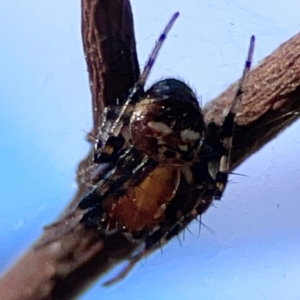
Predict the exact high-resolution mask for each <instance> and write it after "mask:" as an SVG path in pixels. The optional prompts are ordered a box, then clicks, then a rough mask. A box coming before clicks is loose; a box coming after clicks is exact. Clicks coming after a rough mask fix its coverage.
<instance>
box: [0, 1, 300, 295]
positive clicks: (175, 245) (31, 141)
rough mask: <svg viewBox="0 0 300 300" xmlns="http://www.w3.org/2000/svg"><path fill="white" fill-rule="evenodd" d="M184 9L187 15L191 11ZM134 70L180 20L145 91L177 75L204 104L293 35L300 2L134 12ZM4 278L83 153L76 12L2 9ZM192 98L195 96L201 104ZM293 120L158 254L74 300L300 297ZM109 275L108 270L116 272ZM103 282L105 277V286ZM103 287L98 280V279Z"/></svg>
mask: <svg viewBox="0 0 300 300" xmlns="http://www.w3.org/2000/svg"><path fill="white" fill-rule="evenodd" d="M187 3H188V4H187ZM132 6H133V13H134V19H135V31H136V40H137V48H138V54H139V61H140V64H141V66H143V64H144V62H145V61H146V59H147V57H148V55H149V53H150V51H151V49H152V47H153V45H154V43H155V40H156V38H157V37H158V34H159V33H160V32H161V30H162V29H163V27H164V26H165V24H166V22H167V21H168V20H169V18H170V16H171V15H172V14H173V13H174V12H175V11H180V17H179V19H178V21H177V22H176V24H175V26H174V28H173V29H172V31H171V33H170V35H169V37H168V39H167V41H166V43H165V45H164V47H163V49H162V51H161V53H160V54H159V58H158V60H157V62H156V64H155V65H154V69H153V72H152V73H151V77H150V79H149V81H148V85H151V83H153V82H154V81H155V80H157V79H161V78H164V77H170V76H172V77H176V78H183V79H184V80H185V81H187V82H188V83H190V85H191V86H192V87H193V88H194V89H195V90H196V91H197V93H198V95H199V99H201V101H202V103H206V102H207V101H208V100H210V99H212V98H213V97H215V96H217V95H218V94H219V93H220V92H221V91H223V90H224V89H225V88H226V87H227V86H228V85H229V84H230V83H231V82H233V81H235V80H236V79H237V78H238V77H239V76H240V75H241V72H242V67H243V64H244V60H245V55H246V52H247V47H248V44H249V37H250V35H251V34H255V35H256V37H257V43H256V48H255V53H254V64H257V63H258V62H259V61H260V60H262V59H263V58H264V57H265V56H266V55H268V54H270V53H271V52H272V51H273V50H274V49H275V48H276V47H278V46H279V45H280V44H281V43H282V42H284V41H285V40H287V39H288V38H290V37H292V36H293V35H294V34H296V33H297V32H298V31H299V29H300V19H299V11H300V2H299V1H296V0H295V1H293V0H288V1H283V0H277V1H257V0H255V1H251V2H250V1H247V0H239V1H230V2H229V1H223V0H221V1H216V0H212V1H199V0H190V1H188V2H187V1H179V0H175V1H174V0H173V1H171V0H170V1H163V3H162V1H159V0H155V1H154V0H143V1H137V0H135V1H132ZM0 66H1V68H0V70H1V71H0V128H1V139H0V143H1V144H0V180H1V184H0V193H1V210H0V240H1V243H0V271H2V272H4V270H5V269H7V268H8V267H9V266H10V265H11V264H12V263H13V262H14V261H15V260H16V259H17V258H18V257H19V256H20V255H21V254H22V252H23V251H24V250H25V249H26V248H27V247H28V246H29V245H30V244H31V243H32V242H33V241H34V240H35V238H36V237H37V236H38V235H40V234H41V232H42V226H43V225H46V224H49V223H51V221H52V220H53V219H54V218H55V217H56V216H57V215H58V214H59V212H60V211H61V210H62V209H63V207H64V206H65V205H66V204H67V203H68V202H69V200H70V199H71V198H72V195H73V194H74V192H75V190H76V185H75V170H76V166H77V162H78V161H79V160H80V159H82V158H83V157H84V155H85V154H86V152H87V151H88V145H87V143H86V142H85V141H84V137H85V135H86V133H85V132H86V131H89V130H90V128H91V124H92V122H91V105H90V103H91V95H90V91H89V84H88V75H87V72H86V65H85V61H84V57H83V51H82V43H81V31H80V3H79V1H74V0H65V1H60V2H58V1H53V0H44V1H40V0H32V1H30V2H29V1H25V0H19V1H17V3H16V1H2V3H1V4H0ZM200 96H201V97H200ZM299 130H300V123H299V122H297V123H296V124H295V125H293V126H292V127H290V128H289V129H288V130H286V131H285V132H284V133H283V134H281V135H280V136H279V137H278V138H276V140H274V141H272V142H271V143H269V144H268V145H267V146H266V147H264V149H262V150H261V151H260V152H259V153H257V154H256V155H253V156H252V157H251V158H250V159H248V161H247V162H246V163H244V164H243V165H242V166H241V167H240V168H238V169H237V170H236V172H237V173H242V174H244V175H246V176H231V177H230V179H231V181H230V183H229V184H228V188H227V190H226V193H225V195H224V197H223V198H222V201H220V202H215V206H214V207H211V208H210V209H209V211H208V212H207V213H206V214H205V216H204V217H203V222H204V223H205V224H206V226H208V228H209V229H207V228H205V227H203V226H202V228H201V234H200V236H199V224H198V223H197V222H194V223H192V224H191V225H190V226H189V231H190V232H191V233H190V232H189V231H186V232H185V235H184V236H180V239H181V240H182V246H180V243H179V242H178V240H176V239H174V240H173V241H172V242H171V243H169V244H168V245H167V246H166V247H164V248H163V250H162V252H159V251H158V252H157V253H155V254H154V255H152V256H150V257H149V258H147V259H145V260H143V261H142V262H141V263H140V264H139V265H138V266H137V267H136V268H135V269H134V270H133V271H132V272H131V273H130V275H129V276H128V277H127V278H126V279H125V280H123V281H122V282H120V283H118V284H117V285H115V286H113V287H112V288H109V289H108V288H103V287H102V286H101V284H100V282H98V283H96V284H95V285H94V286H93V288H92V289H90V290H89V291H88V292H87V293H86V294H85V295H84V296H82V299H102V298H104V297H105V298H106V299H109V300H110V299H120V298H122V299H200V298H201V299H231V300H234V299H300V291H299V281H300V221H299V215H300V203H299V202H300V201H299V198H300V176H299V174H300V164H299V160H300V159H299V150H300V144H299V141H300V138H299V134H298V132H299ZM116 272H117V270H115V271H114V272H113V273H116ZM111 277H112V274H109V275H108V276H107V278H111ZM101 282H103V279H101Z"/></svg>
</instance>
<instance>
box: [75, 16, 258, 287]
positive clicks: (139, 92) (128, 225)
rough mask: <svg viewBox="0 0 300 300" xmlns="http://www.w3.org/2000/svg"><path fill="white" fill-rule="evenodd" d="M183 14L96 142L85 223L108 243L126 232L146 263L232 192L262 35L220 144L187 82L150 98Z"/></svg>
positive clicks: (166, 85)
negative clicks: (238, 121) (237, 121)
mask: <svg viewBox="0 0 300 300" xmlns="http://www.w3.org/2000/svg"><path fill="white" fill-rule="evenodd" d="M178 16H179V13H175V14H174V15H173V16H172V18H171V19H170V21H169V22H168V24H167V26H166V27H165V29H164V31H163V32H162V34H161V35H160V37H159V39H158V40H157V42H156V45H155V47H154V49H153V51H152V53H151V55H150V57H149V59H148V61H147V63H146V65H145V67H144V70H143V72H142V73H141V75H140V76H139V79H138V80H137V82H136V83H135V84H134V86H133V87H132V88H131V89H130V90H129V91H128V93H127V94H126V95H124V96H123V99H121V101H120V102H121V103H122V105H114V106H108V107H105V108H104V110H103V114H102V118H101V120H102V122H101V125H100V127H99V129H98V134H97V135H96V137H95V142H94V154H93V162H94V163H95V164H99V165H100V167H99V168H98V169H97V170H96V171H95V172H94V174H93V176H92V181H93V188H92V189H91V191H90V192H89V193H88V194H87V195H86V196H85V197H83V198H82V199H81V201H80V202H79V204H78V208H79V209H80V210H82V211H83V216H82V218H81V220H80V222H81V223H83V224H84V225H85V226H86V227H87V228H94V229H96V230H97V231H98V232H99V233H100V234H102V235H103V236H107V235H111V234H113V233H115V232H122V233H123V234H124V235H125V236H126V237H127V238H129V239H133V240H142V241H143V242H144V247H143V249H141V250H140V251H139V252H138V253H137V254H136V255H135V256H133V257H132V258H131V259H130V263H129V265H128V267H127V268H126V269H125V270H124V271H123V272H122V273H121V274H120V275H119V276H118V277H117V278H115V279H113V280H111V281H109V282H108V284H110V283H112V282H114V281H115V280H118V279H120V278H122V277H123V276H125V275H126V273H127V272H128V271H129V270H130V269H131V268H132V266H133V265H134V264H135V263H136V262H137V261H138V260H139V259H140V258H142V257H143V256H145V255H147V254H149V253H150V252H152V251H153V250H155V249H156V248H158V247H160V246H161V245H163V244H164V243H166V242H167V241H169V240H170V239H171V238H173V237H174V236H176V235H178V234H179V233H180V232H181V231H182V230H183V229H184V228H185V227H186V226H187V225H188V224H189V223H190V222H191V221H192V220H194V219H195V218H196V217H197V216H198V215H201V214H202V213H203V212H204V211H205V210H206V209H207V208H208V207H209V206H210V205H211V203H212V202H213V200H214V199H217V200H218V199H220V198H221V197H222V194H223V192H224V189H225V187H226V183H227V180H228V173H229V162H230V154H231V148H232V139H233V133H234V118H235V115H236V111H237V107H238V105H239V102H240V100H241V98H242V96H243V93H244V87H245V84H246V82H247V77H248V72H249V70H250V68H251V62H252V55H253V51H254V42H255V38H254V36H252V37H251V40H250V46H249V50H248V55H247V59H246V63H245V66H244V70H243V75H242V78H241V80H240V82H239V85H238V88H237V91H236V93H235V96H234V99H233V101H232V105H231V107H230V109H229V111H228V113H227V115H226V117H225V120H224V123H223V126H222V130H221V132H220V133H219V134H218V136H217V138H215V137H213V136H211V135H210V131H209V130H208V128H207V126H206V124H205V122H204V119H203V114H202V111H201V108H200V106H199V103H198V100H197V97H196V95H195V93H194V92H193V91H192V89H191V88H190V87H189V86H188V85H187V84H185V83H184V82H182V81H180V80H177V79H173V78H169V79H164V80H161V81H158V82H157V83H155V84H154V85H153V86H152V87H150V88H149V89H148V90H146V91H145V83H146V80H147V78H148V75H149V73H150V71H151V69H152V67H153V64H154V62H155V60H156V58H157V55H158V52H159V50H160V48H161V46H162V44H163V42H164V40H165V39H166V36H167V34H168V32H169V31H170V29H171V27H172V26H173V24H174V23H175V21H176V19H177V17H178Z"/></svg>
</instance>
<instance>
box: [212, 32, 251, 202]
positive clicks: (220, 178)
mask: <svg viewBox="0 0 300 300" xmlns="http://www.w3.org/2000/svg"><path fill="white" fill-rule="evenodd" d="M254 44H255V36H254V35H252V36H251V39H250V46H249V50H248V55H247V60H246V62H245V66H244V70H243V75H242V78H241V80H240V82H239V85H238V88H237V91H236V93H235V96H234V98H233V100H232V104H231V107H230V110H229V113H228V114H227V116H226V117H225V120H224V123H223V133H222V138H221V145H222V156H221V159H220V165H219V171H218V173H217V176H216V186H217V190H216V193H215V195H214V196H215V199H220V198H221V197H222V194H223V192H224V189H225V187H226V183H227V180H228V172H229V164H230V155H231V149H232V138H233V131H234V119H235V116H236V112H237V107H238V105H239V103H240V102H241V100H242V97H243V93H244V88H245V86H246V84H247V79H248V74H249V71H250V69H251V63H252V56H253V51H254Z"/></svg>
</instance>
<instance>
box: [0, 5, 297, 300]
mask: <svg viewBox="0 0 300 300" xmlns="http://www.w3.org/2000/svg"><path fill="white" fill-rule="evenodd" d="M100 2H101V1H100V0H93V1H90V0H89V1H87V0H84V1H83V13H85V12H87V11H86V10H85V8H86V6H85V5H87V6H88V9H89V13H88V15H84V22H89V21H91V20H95V9H96V7H97V5H96V4H98V3H100ZM109 2H110V3H112V2H115V3H117V4H115V8H114V9H117V10H118V9H119V10H121V11H122V9H124V5H125V6H126V9H127V13H128V11H129V12H130V9H129V10H128V7H129V6H128V5H129V4H128V1H125V0H124V1H121V0H120V1H109ZM105 11H106V12H110V14H111V13H112V11H114V10H112V11H110V10H109V9H108V8H105V10H104V12H105ZM100 17H101V16H99V18H100ZM114 17H115V16H114ZM109 18H112V15H109V14H108V19H109ZM90 26H96V25H95V24H94V23H91V24H90ZM96 28H97V27H96ZM94 30H96V29H95V28H94ZM94 33H95V34H97V32H96V31H94ZM84 39H87V37H86V36H85V35H84ZM86 42H88V41H86V40H85V43H86ZM98 47H99V45H98ZM85 49H86V48H85ZM298 49H299V50H300V34H298V35H296V36H295V37H293V38H292V39H290V40H289V41H288V42H286V43H284V44H283V45H282V46H280V47H279V48H278V49H277V50H276V51H275V52H274V53H273V54H272V55H271V56H269V57H268V58H266V59H265V60H264V62H263V63H261V64H260V65H259V66H258V67H256V68H255V69H254V70H253V71H251V74H250V78H249V84H248V86H247V91H246V93H245V97H244V99H243V103H242V104H241V106H240V108H239V114H238V117H237V120H236V133H235V140H238V141H239V143H238V144H234V151H233V154H232V165H231V169H234V168H235V167H236V166H237V165H239V164H240V163H242V162H243V161H244V160H245V159H246V158H247V157H248V156H249V155H251V154H252V153H254V152H255V151H257V150H258V149H259V148H261V147H262V146H263V145H264V144H265V143H266V142H267V141H269V140H270V139H272V138H273V137H275V136H276V135H277V134H278V133H279V132H280V131H281V130H283V129H284V128H285V127H286V126H288V125H289V124H290V123H292V122H293V121H294V120H295V119H296V118H297V117H298V112H299V110H300V101H299V100H300V99H299V98H300V85H299V83H300V60H299V55H300V51H299V50H298ZM98 50H99V49H98ZM133 52H134V49H133ZM87 55H88V59H92V60H95V59H96V60H97V59H100V58H101V56H94V57H93V58H91V57H89V55H90V53H87ZM94 63H95V64H98V65H99V68H101V67H102V66H103V62H100V61H96V62H95V61H94ZM108 67H109V66H108ZM89 71H90V72H91V70H90V69H89ZM97 72H98V69H96V70H94V71H93V73H92V74H91V73H90V78H91V80H92V81H93V83H94V80H98V81H97V83H98V85H97V88H96V87H95V89H96V90H94V89H93V96H94V97H95V95H97V94H98V90H97V89H99V88H103V87H101V84H99V79H95V78H96V77H97ZM94 76H96V77H94ZM234 87H235V85H233V86H232V87H230V88H229V89H228V90H226V91H225V92H224V93H223V94H222V95H220V96H219V97H217V98H216V99H214V100H213V101H212V102H210V103H209V104H208V105H207V106H206V107H205V109H204V114H205V120H206V122H207V124H209V128H210V129H213V128H215V129H214V130H211V131H210V132H217V131H218V130H217V129H218V127H219V126H220V125H221V124H222V121H223V118H222V116H224V112H225V111H226V109H228V107H229V105H230V101H231V99H232V98H233V93H234ZM220 116H221V117H220ZM97 124H98V123H97V122H96V123H95V125H97ZM91 169H93V165H92V163H91V152H90V153H89V155H88V156H87V157H86V159H84V160H83V161H82V162H81V163H80V165H79V168H78V174H79V177H78V178H79V180H78V184H79V187H78V193H77V195H76V196H75V197H74V199H73V201H72V203H71V204H70V206H69V207H68V208H67V209H66V212H65V214H64V215H68V213H69V212H70V211H73V210H74V207H76V204H77V203H78V200H79V199H80V198H81V197H82V195H83V193H84V192H85V191H86V187H85V185H84V183H85V181H86V180H87V177H88V174H90V172H91ZM79 217H80V214H75V215H73V217H72V218H71V219H68V218H65V219H64V218H63V222H61V223H60V224H61V225H63V229H62V230H63V231H65V230H66V227H67V226H68V225H69V222H70V224H73V222H78V218H79ZM61 228H62V227H60V226H57V227H55V226H54V227H52V229H51V228H50V229H49V230H46V231H45V233H44V234H43V236H42V237H41V240H42V241H44V242H45V241H46V242H47V241H48V244H47V245H44V246H42V247H38V248H31V249H29V250H28V252H27V253H25V254H24V256H23V257H22V258H21V259H20V260H19V261H18V262H17V263H16V265H15V266H13V267H12V268H11V270H9V271H8V272H7V273H6V274H5V275H4V276H3V277H2V278H1V281H0V295H1V299H5V300H12V299H22V300H26V299H28V300H29V299H34V300H38V299H70V298H72V297H75V296H76V295H78V294H79V293H81V292H82V291H83V290H84V289H86V288H87V287H88V285H89V284H91V283H92V282H93V281H94V280H95V279H96V278H98V277H99V276H100V275H103V274H104V273H105V272H107V271H108V270H109V269H110V268H111V267H112V266H114V265H115V264H117V263H119V262H120V261H121V260H122V259H126V258H128V257H129V256H130V255H131V254H132V252H133V250H134V249H135V248H136V246H137V245H135V244H132V243H130V242H129V241H128V240H127V239H126V238H125V237H124V236H123V235H122V234H115V235H112V236H110V237H109V238H105V239H104V238H102V237H99V236H98V234H97V232H95V231H91V230H87V229H85V228H84V227H83V226H81V225H77V226H75V227H72V226H71V228H72V230H71V231H69V232H67V233H65V232H61V233H60V232H58V231H59V230H60V229H61ZM55 237H56V238H55ZM41 240H40V241H41Z"/></svg>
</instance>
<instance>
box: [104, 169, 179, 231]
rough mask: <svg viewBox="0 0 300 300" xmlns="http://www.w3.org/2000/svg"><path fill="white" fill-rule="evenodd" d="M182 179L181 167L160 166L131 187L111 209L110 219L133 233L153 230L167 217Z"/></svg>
mask: <svg viewBox="0 0 300 300" xmlns="http://www.w3.org/2000/svg"><path fill="white" fill-rule="evenodd" d="M179 180H180V174H179V170H178V168H175V167H173V166H168V165H165V166H158V167H156V168H155V169H154V170H153V171H152V172H150V173H149V175H148V176H147V177H146V178H145V179H144V180H143V181H142V182H141V183H140V184H139V185H136V186H130V185H129V187H128V189H127V191H126V194H125V195H124V196H121V197H120V198H119V199H118V200H117V201H114V204H113V205H112V207H111V210H110V211H109V213H108V217H109V219H110V220H109V223H110V224H112V223H114V224H115V225H116V226H117V227H118V228H120V229H124V230H126V231H129V232H131V233H138V232H140V231H142V230H145V229H148V230H151V229H153V228H154V227H155V225H156V224H157V223H158V222H159V221H162V220H163V219H164V213H165V209H166V207H167V205H168V204H169V202H170V201H171V200H172V198H173V197H174V195H175V193H176V190H177V187H178V184H179Z"/></svg>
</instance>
